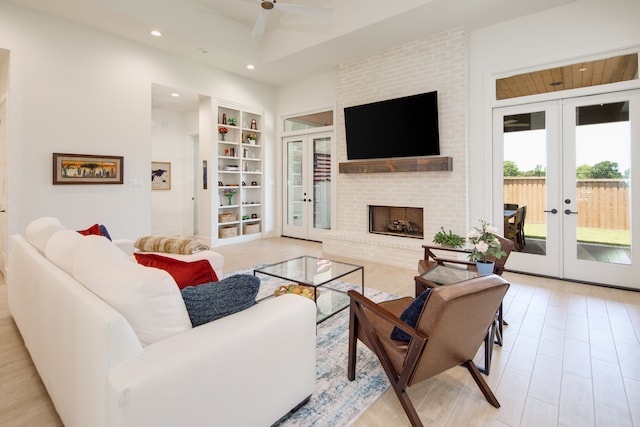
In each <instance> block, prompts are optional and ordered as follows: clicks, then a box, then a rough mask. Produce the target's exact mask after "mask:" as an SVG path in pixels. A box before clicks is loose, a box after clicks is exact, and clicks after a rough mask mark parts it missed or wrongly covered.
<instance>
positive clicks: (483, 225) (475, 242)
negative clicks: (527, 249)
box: [467, 220, 507, 261]
mask: <svg viewBox="0 0 640 427" xmlns="http://www.w3.org/2000/svg"><path fill="white" fill-rule="evenodd" d="M497 232H498V228H497V227H496V226H495V225H493V224H489V223H488V222H487V221H484V220H480V227H479V228H478V227H474V228H473V229H472V230H471V231H469V234H468V235H467V238H468V239H469V243H470V244H471V245H472V248H471V253H470V254H469V260H470V261H486V260H487V256H493V257H495V258H496V259H500V258H502V257H503V256H505V255H507V253H506V252H505V251H503V250H502V247H501V246H500V240H498V238H497V237H496V233H497Z"/></svg>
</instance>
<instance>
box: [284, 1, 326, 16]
mask: <svg viewBox="0 0 640 427" xmlns="http://www.w3.org/2000/svg"><path fill="white" fill-rule="evenodd" d="M274 6H275V7H274V8H275V9H278V10H281V11H283V12H288V13H294V14H296V15H301V16H308V17H311V18H318V19H329V18H331V14H332V13H333V10H332V9H328V8H326V7H309V6H300V5H297V4H289V3H275V4H274Z"/></svg>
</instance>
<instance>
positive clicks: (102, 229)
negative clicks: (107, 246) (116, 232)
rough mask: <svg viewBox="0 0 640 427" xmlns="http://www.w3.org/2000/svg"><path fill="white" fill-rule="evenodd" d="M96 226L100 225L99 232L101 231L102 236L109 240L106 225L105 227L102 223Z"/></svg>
mask: <svg viewBox="0 0 640 427" xmlns="http://www.w3.org/2000/svg"><path fill="white" fill-rule="evenodd" d="M98 227H100V233H102V235H103V236H104V237H106V238H107V239H109V240H111V236H110V235H109V232H108V231H107V227H105V226H104V225H102V224H100V225H99V226H98Z"/></svg>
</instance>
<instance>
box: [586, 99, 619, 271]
mask: <svg viewBox="0 0 640 427" xmlns="http://www.w3.org/2000/svg"><path fill="white" fill-rule="evenodd" d="M575 135H576V136H575V139H576V141H575V146H576V163H575V166H576V179H575V182H576V184H575V185H576V196H577V197H576V200H577V204H576V206H577V209H576V211H575V212H576V213H575V215H577V221H576V224H577V229H576V236H577V237H576V238H577V242H576V250H577V256H578V259H582V260H590V261H599V262H608V263H617V264H630V263H631V259H630V253H631V224H630V221H631V220H630V219H631V204H630V185H631V182H630V180H629V177H630V176H631V161H630V159H631V126H630V122H629V102H628V101H625V102H614V103H609V104H596V105H587V106H580V107H576V132H575Z"/></svg>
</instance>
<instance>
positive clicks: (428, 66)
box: [323, 28, 469, 268]
mask: <svg viewBox="0 0 640 427" xmlns="http://www.w3.org/2000/svg"><path fill="white" fill-rule="evenodd" d="M468 50H469V40H468V33H467V32H466V31H465V30H464V29H463V28H457V29H452V30H449V31H446V32H442V33H439V34H436V35H434V36H432V37H429V38H428V39H426V40H418V41H415V42H411V43H407V44H404V45H401V46H398V47H396V48H395V49H389V50H385V51H381V52H379V53H377V54H374V55H371V56H368V57H364V58H361V59H359V60H357V61H353V62H349V63H344V64H341V65H340V67H339V69H338V74H337V88H336V99H337V103H336V156H334V159H335V161H336V163H334V166H333V167H335V168H336V169H337V167H338V163H339V162H347V155H346V142H345V134H344V108H345V107H349V106H353V105H360V104H364V103H367V102H374V101H379V100H383V99H392V98H398V97H401V96H407V95H413V94H418V93H424V92H429V91H433V90H436V91H438V113H439V117H438V119H439V127H440V153H441V155H442V156H448V157H451V158H452V159H453V170H451V171H435V172H395V173H340V174H338V176H337V179H336V206H337V213H336V218H335V220H334V223H333V230H332V231H331V232H329V233H328V234H327V235H326V236H325V238H324V239H323V252H324V254H325V256H330V255H332V254H333V255H337V256H345V257H351V258H360V259H366V260H370V261H375V262H381V263H384V264H389V265H394V266H398V267H404V268H417V264H418V260H419V259H421V258H422V256H423V250H422V244H426V243H431V240H432V238H433V235H434V234H435V233H436V232H437V231H438V230H439V229H440V227H444V228H445V229H447V230H448V229H452V230H458V231H459V232H462V231H464V230H466V217H467V210H468V209H467V208H468V205H467V174H466V169H467V167H466V165H467V129H468V128H467V126H468V110H469V83H468V79H469V73H468V68H469V59H468ZM371 125H372V126H380V128H381V130H380V131H381V132H385V134H388V135H389V143H393V127H394V126H415V129H416V132H419V130H420V124H419V123H403V122H402V118H401V117H399V118H390V121H389V122H388V123H372V124H371ZM369 205H380V206H383V205H390V206H412V207H420V208H423V212H424V225H423V227H424V238H423V239H408V238H404V237H397V236H387V235H382V234H372V233H369V229H368V225H369V218H368V215H369V212H368V206H369ZM354 254H357V256H354Z"/></svg>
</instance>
